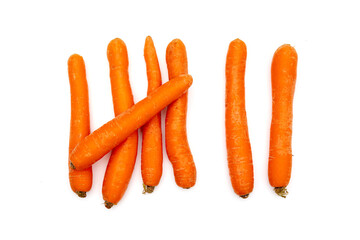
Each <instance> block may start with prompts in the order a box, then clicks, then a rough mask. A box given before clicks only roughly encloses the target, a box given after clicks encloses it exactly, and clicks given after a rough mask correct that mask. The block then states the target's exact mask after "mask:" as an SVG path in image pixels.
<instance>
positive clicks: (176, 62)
mask: <svg viewBox="0 0 360 240" xmlns="http://www.w3.org/2000/svg"><path fill="white" fill-rule="evenodd" d="M166 63H167V67H168V74H169V79H170V81H171V79H174V78H175V77H177V76H179V75H181V74H187V73H188V67H187V56H186V49H185V45H184V44H183V42H182V41H181V40H180V39H175V40H173V41H171V42H170V43H169V45H168V46H167V48H166ZM187 101H188V95H187V92H186V93H185V94H184V95H182V96H181V97H180V98H179V99H177V100H176V101H174V102H173V103H171V104H170V105H169V106H168V108H167V112H166V119H165V143H166V152H167V155H168V157H169V160H170V162H171V164H172V166H173V169H174V175H175V181H176V184H177V185H178V186H179V187H182V188H190V187H192V186H194V185H195V182H196V168H195V163H194V160H193V156H192V154H191V151H190V147H189V143H188V139H187V134H186V112H187Z"/></svg>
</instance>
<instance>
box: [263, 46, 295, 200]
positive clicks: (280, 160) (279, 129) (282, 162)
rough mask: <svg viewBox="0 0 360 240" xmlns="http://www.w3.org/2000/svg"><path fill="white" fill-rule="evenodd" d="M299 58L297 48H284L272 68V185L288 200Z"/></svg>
mask: <svg viewBox="0 0 360 240" xmlns="http://www.w3.org/2000/svg"><path fill="white" fill-rule="evenodd" d="M297 61H298V56H297V53H296V51H295V49H294V48H293V47H291V46H290V45H288V44H285V45H282V46H281V47H279V48H278V49H277V50H276V52H275V53H274V57H273V60H272V65H271V85H272V120H271V129H270V151H269V169H268V174H269V181H270V184H271V186H273V187H274V188H275V189H274V190H275V192H276V193H277V194H278V195H279V196H281V197H286V195H287V193H288V192H287V190H286V186H287V185H288V184H289V181H290V177H291V164H292V150H291V138H292V120H293V99H294V92H295V83H296V68H297Z"/></svg>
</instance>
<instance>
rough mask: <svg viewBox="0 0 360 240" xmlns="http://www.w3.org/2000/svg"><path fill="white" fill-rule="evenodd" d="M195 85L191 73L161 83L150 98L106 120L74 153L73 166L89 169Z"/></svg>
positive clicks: (71, 158)
mask: <svg viewBox="0 0 360 240" xmlns="http://www.w3.org/2000/svg"><path fill="white" fill-rule="evenodd" d="M191 84H192V77H191V76H190V75H182V76H179V77H177V78H176V79H172V80H171V81H168V82H167V83H165V84H163V85H161V86H160V87H159V88H157V89H156V90H155V91H153V92H152V93H150V94H149V96H147V97H146V98H144V99H143V100H141V101H140V102H138V103H136V104H135V105H133V106H132V107H131V108H129V109H128V110H126V111H125V112H123V113H121V114H120V115H118V116H116V117H115V118H114V119H112V120H110V121H109V122H107V123H105V124H104V125H103V126H101V127H100V128H98V129H97V130H95V131H94V132H92V133H91V134H90V135H88V136H87V137H86V138H85V139H83V140H82V141H81V142H80V143H79V144H78V145H77V146H76V148H75V149H74V150H73V151H72V153H71V154H70V161H71V162H70V165H71V167H72V168H75V169H79V170H80V169H85V168H88V167H90V166H91V165H92V164H93V163H95V162H96V161H98V160H99V159H100V158H102V157H103V156H104V155H105V154H106V153H108V152H109V151H110V150H111V149H113V148H114V147H116V146H117V145H119V144H120V143H121V142H123V141H124V140H125V139H126V138H127V137H128V136H130V135H131V134H132V133H133V132H134V131H136V129H138V128H140V127H141V126H143V125H144V124H145V123H147V122H148V121H149V120H150V119H151V118H152V117H154V116H155V115H156V114H157V113H158V112H160V111H161V110H162V109H163V108H165V107H166V106H167V105H169V104H170V103H171V102H173V101H174V100H176V99H178V98H179V97H180V96H181V95H182V94H184V93H185V92H186V91H187V89H188V88H189V87H190V86H191Z"/></svg>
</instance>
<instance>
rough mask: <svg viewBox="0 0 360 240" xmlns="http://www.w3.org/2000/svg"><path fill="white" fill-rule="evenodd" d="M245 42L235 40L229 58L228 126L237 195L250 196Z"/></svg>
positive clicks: (226, 119) (250, 163)
mask: <svg viewBox="0 0 360 240" xmlns="http://www.w3.org/2000/svg"><path fill="white" fill-rule="evenodd" d="M246 56H247V51H246V45H245V43H244V42H243V41H241V40H240V39H235V40H234V41H232V42H231V43H230V45H229V50H228V53H227V58H226V98H225V128H226V146H227V159H228V166H229V173H230V178H231V183H232V186H233V189H234V191H235V193H236V194H237V195H239V196H240V197H242V198H247V197H248V196H249V194H250V193H251V192H252V190H253V187H254V173H253V163H252V154H251V146H250V140H249V133H248V125H247V119H246V111H245V81H244V78H245V66H246Z"/></svg>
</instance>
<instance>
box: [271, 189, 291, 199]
mask: <svg viewBox="0 0 360 240" xmlns="http://www.w3.org/2000/svg"><path fill="white" fill-rule="evenodd" d="M274 191H275V193H276V194H277V195H279V196H280V197H283V198H286V196H287V195H288V194H289V192H288V191H287V189H286V187H275V188H274Z"/></svg>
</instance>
